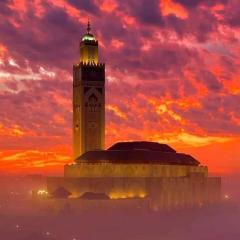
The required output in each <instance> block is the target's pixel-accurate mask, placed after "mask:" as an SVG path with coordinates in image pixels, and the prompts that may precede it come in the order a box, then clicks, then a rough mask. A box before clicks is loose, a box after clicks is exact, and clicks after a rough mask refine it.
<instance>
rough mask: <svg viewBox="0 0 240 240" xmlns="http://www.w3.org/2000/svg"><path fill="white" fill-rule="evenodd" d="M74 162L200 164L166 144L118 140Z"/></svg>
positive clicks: (85, 154) (89, 152)
mask: <svg viewBox="0 0 240 240" xmlns="http://www.w3.org/2000/svg"><path fill="white" fill-rule="evenodd" d="M76 162H77V163H81V162H88V163H98V162H109V163H118V164H119V163H124V164H129V163H133V164H162V165H190V166H198V165H199V164H200V162H199V161H198V160H196V159H195V158H193V157H192V156H190V155H188V154H184V153H177V152H176V151H175V150H174V149H173V148H171V147H170V146H168V145H166V144H160V143H157V142H147V141H140V142H139V141H134V142H118V143H115V144H114V145H113V146H112V147H110V148H108V149H107V150H93V151H88V152H85V153H84V154H82V155H81V156H80V157H78V158H77V159H76Z"/></svg>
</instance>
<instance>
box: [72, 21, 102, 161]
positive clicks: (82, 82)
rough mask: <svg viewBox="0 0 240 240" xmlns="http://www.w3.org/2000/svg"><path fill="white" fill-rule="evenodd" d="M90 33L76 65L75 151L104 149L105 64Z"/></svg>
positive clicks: (88, 27)
mask: <svg viewBox="0 0 240 240" xmlns="http://www.w3.org/2000/svg"><path fill="white" fill-rule="evenodd" d="M90 31H91V27H90V23H89V22H88V26H87V33H86V34H84V35H83V37H82V40H81V42H80V61H79V63H77V64H75V65H74V66H73V154H74V159H76V158H77V157H79V156H80V155H81V154H83V153H85V152H87V151H90V150H97V149H99V150H100V149H104V142H105V64H103V63H99V61H98V41H97V40H96V38H95V37H94V35H93V34H91V33H90Z"/></svg>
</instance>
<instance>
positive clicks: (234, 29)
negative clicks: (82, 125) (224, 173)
mask: <svg viewBox="0 0 240 240" xmlns="http://www.w3.org/2000/svg"><path fill="white" fill-rule="evenodd" d="M236 6H238V1H235V0H228V1H227V0H221V1H218V3H217V4H216V1H205V0H204V1H187V0H164V1H163V0H162V1H158V0H156V1H155V0H154V1H146V0H141V1H139V0H130V1H126V0H124V1H117V0H96V1H74V0H69V1H52V0H48V1H31V2H29V1H21V2H19V1H11V2H10V1H1V3H0V18H1V19H2V21H0V36H1V38H0V112H1V115H0V146H1V147H0V151H1V153H2V155H1V157H0V162H1V161H2V160H1V159H3V158H2V156H4V158H5V157H6V156H7V158H12V159H14V158H15V159H16V161H17V159H18V156H20V157H21V159H22V160H21V161H20V162H19V165H18V167H19V169H21V166H22V167H23V168H24V161H25V160H23V159H24V158H25V159H26V161H28V160H30V161H31V156H35V153H37V154H36V155H38V157H36V158H35V157H33V158H32V166H36V165H34V164H35V163H36V164H37V163H38V161H40V160H39V159H40V158H41V157H42V154H41V153H42V152H56V156H58V157H59V159H62V158H61V156H62V155H64V156H67V155H68V156H69V158H71V141H72V140H71V134H72V133H71V132H72V131H71V122H72V110H71V99H72V83H71V78H72V76H71V75H72V65H73V64H74V63H76V62H77V61H79V41H80V39H81V36H82V34H84V33H85V31H86V24H87V19H88V17H89V18H90V21H91V23H92V31H93V33H94V34H95V35H96V37H97V39H98V40H99V48H100V49H99V51H100V59H101V61H103V62H106V76H107V82H106V104H107V109H106V135H107V137H106V146H109V145H111V144H112V143H114V142H115V141H122V140H136V139H139V140H144V139H145V140H154V141H155V140H156V141H166V142H168V143H171V144H173V146H174V147H176V148H178V147H182V146H183V145H184V146H190V147H189V148H190V150H189V151H190V152H191V151H192V152H194V151H195V150H196V149H198V148H200V147H202V146H203V145H204V146H206V147H209V148H208V151H210V153H209V154H208V156H210V155H211V151H215V148H214V150H211V146H214V144H217V146H222V144H224V143H228V144H229V142H225V140H226V141H228V140H229V141H230V140H231V141H230V142H232V143H235V141H237V140H236V139H238V137H239V135H240V112H239V106H238V103H239V101H240V99H239V97H240V84H239V76H240V70H239V69H240V68H239V64H240V62H239V58H238V52H239V28H238V25H239V24H238V17H237V16H238V8H237V7H236ZM59 146H60V147H63V148H67V149H68V150H66V151H65V152H64V153H61V151H60V150H59ZM49 149H51V151H50V150H49ZM9 151H10V153H9ZM35 151H36V152H35ZM226 151H227V150H226ZM25 153H26V154H25ZM198 156H199V159H200V160H201V156H202V157H203V158H204V156H205V153H204V152H202V155H201V154H199V155H198ZM58 157H56V158H51V160H49V161H50V162H49V164H51V161H52V164H55V163H56V162H57V158H58ZM234 157H235V158H237V157H240V152H237V154H236V156H234ZM64 159H65V158H64ZM204 160H205V159H204ZM223 160H224V161H223ZM206 161H209V164H210V165H211V166H212V169H214V166H215V167H216V168H217V162H216V160H215V159H212V158H209V159H207V160H206ZM228 161H230V163H229V164H230V165H231V161H233V160H232V159H231V158H230V157H228V156H227V154H226V155H224V156H223V157H222V162H226V164H227V162H228ZM34 162H35V163H34ZM63 162H65V160H63V161H61V160H60V161H59V163H60V164H63ZM9 164H10V165H11V164H14V163H13V161H10V163H9ZM41 164H42V163H41ZM44 164H45V165H46V169H49V168H50V167H49V166H48V164H47V163H46V161H44V163H43V166H44ZM10 165H9V166H10ZM12 166H13V165H12ZM232 166H233V165H232ZM234 166H235V165H234ZM30 168H31V167H30ZM30 168H29V169H30ZM33 168H34V167H33ZM222 168H224V166H222ZM31 169H32V168H31ZM26 171H27V170H26ZM29 171H30V170H29Z"/></svg>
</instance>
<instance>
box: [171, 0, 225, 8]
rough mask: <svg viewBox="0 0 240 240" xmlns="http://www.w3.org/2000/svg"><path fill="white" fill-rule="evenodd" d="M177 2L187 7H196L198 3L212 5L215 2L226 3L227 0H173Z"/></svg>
mask: <svg viewBox="0 0 240 240" xmlns="http://www.w3.org/2000/svg"><path fill="white" fill-rule="evenodd" d="M174 1H175V2H177V3H180V4H182V5H183V6H184V7H187V8H194V7H197V6H198V5H200V4H204V5H207V6H213V5H216V4H220V3H222V4H226V3H227V2H228V0H218V1H216V0H174Z"/></svg>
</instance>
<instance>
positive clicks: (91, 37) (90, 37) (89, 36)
mask: <svg viewBox="0 0 240 240" xmlns="http://www.w3.org/2000/svg"><path fill="white" fill-rule="evenodd" d="M90 31H91V26H90V22H89V21H88V25H87V33H86V34H84V35H83V37H82V41H96V38H95V36H94V35H93V34H92V33H90Z"/></svg>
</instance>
